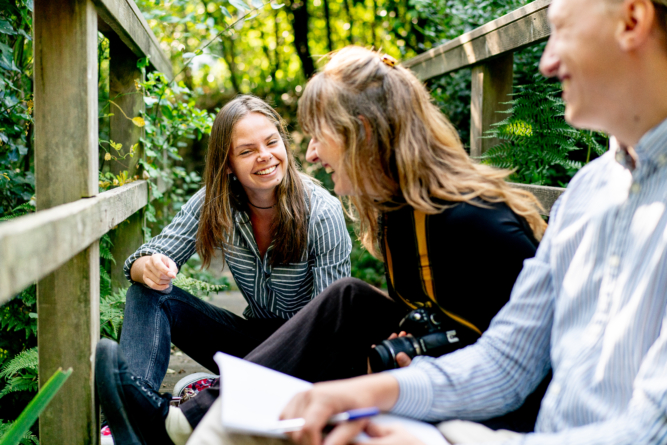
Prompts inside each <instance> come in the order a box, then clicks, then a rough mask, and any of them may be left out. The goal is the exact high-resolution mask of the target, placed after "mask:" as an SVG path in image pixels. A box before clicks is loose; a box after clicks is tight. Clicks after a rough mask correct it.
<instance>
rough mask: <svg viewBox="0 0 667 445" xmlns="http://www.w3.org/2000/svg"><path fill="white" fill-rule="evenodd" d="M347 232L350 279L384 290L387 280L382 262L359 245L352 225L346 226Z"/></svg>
mask: <svg viewBox="0 0 667 445" xmlns="http://www.w3.org/2000/svg"><path fill="white" fill-rule="evenodd" d="M347 230H348V232H349V233H350V238H352V252H351V253H350V262H351V263H352V269H351V275H352V277H354V278H358V279H360V280H363V281H365V282H366V283H368V284H371V285H373V286H375V287H378V288H380V289H386V288H387V280H386V277H385V272H384V262H382V261H380V260H378V259H377V258H375V257H374V256H373V255H371V254H370V253H369V252H368V250H366V249H365V248H364V247H363V246H362V245H361V243H360V242H359V240H358V238H357V236H356V235H355V233H354V228H353V226H352V225H348V227H347Z"/></svg>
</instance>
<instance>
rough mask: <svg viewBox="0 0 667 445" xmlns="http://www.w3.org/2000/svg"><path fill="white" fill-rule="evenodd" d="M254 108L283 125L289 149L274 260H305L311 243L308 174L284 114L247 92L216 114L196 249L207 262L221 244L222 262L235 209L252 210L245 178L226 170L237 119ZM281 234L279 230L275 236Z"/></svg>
mask: <svg viewBox="0 0 667 445" xmlns="http://www.w3.org/2000/svg"><path fill="white" fill-rule="evenodd" d="M250 113H261V114H263V115H264V116H266V117H267V118H268V119H269V120H270V121H271V122H272V123H273V124H274V125H275V126H276V129H277V130H278V133H279V134H280V137H281V138H282V140H283V143H284V144H285V150H286V152H287V168H286V171H285V177H284V178H283V180H282V181H281V183H280V184H279V185H278V187H277V188H276V200H277V203H278V206H277V208H278V215H277V216H276V217H275V218H274V220H273V222H272V225H271V231H272V235H273V243H274V245H273V250H272V251H271V256H270V262H271V264H272V265H275V264H285V263H295V262H299V261H301V258H302V256H303V253H304V252H305V251H306V247H307V244H308V213H309V209H308V207H309V202H307V199H308V198H309V196H310V195H306V188H305V186H304V183H303V178H305V177H306V176H305V175H303V174H302V173H300V172H299V169H298V166H297V164H296V162H295V160H294V154H293V153H292V150H291V148H290V139H289V136H288V134H287V130H286V129H285V124H284V122H283V120H282V119H281V117H280V115H279V114H278V113H277V112H276V111H275V110H274V109H273V108H271V106H270V105H269V104H267V103H266V102H264V101H263V100H261V99H259V98H257V97H255V96H250V95H242V96H239V97H237V98H235V99H234V100H232V101H231V102H229V103H227V104H226V105H225V106H224V107H223V108H222V110H220V112H219V113H218V115H217V116H216V117H215V121H214V122H213V128H212V129H211V137H210V140H209V144H208V155H207V159H206V172H205V174H204V178H205V181H206V197H205V199H204V205H203V206H202V209H201V216H200V219H199V229H198V231H197V252H198V253H199V256H200V257H201V260H202V267H208V265H209V264H210V262H211V258H212V257H213V253H214V251H215V249H216V248H220V249H222V255H223V263H224V259H225V256H226V254H227V253H228V252H227V250H226V246H225V243H227V242H230V241H231V237H232V234H233V232H234V221H233V211H234V210H236V211H246V212H247V211H248V198H247V196H246V193H245V190H244V189H243V186H242V185H241V184H240V181H232V180H231V178H230V175H229V174H228V173H227V170H228V167H229V159H230V156H229V153H230V151H231V148H232V134H233V131H234V126H235V125H236V123H237V122H238V121H240V120H241V119H243V118H244V117H245V116H247V115H248V114H250ZM277 234H279V235H280V236H276V235H277Z"/></svg>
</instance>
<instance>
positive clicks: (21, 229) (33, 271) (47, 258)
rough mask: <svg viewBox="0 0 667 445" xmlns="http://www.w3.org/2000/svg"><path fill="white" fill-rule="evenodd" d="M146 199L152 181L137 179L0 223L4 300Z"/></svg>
mask: <svg viewBox="0 0 667 445" xmlns="http://www.w3.org/2000/svg"><path fill="white" fill-rule="evenodd" d="M147 203H148V184H147V183H146V181H137V182H133V183H131V184H128V185H125V186H123V187H119V188H116V189H112V190H109V191H108V192H104V193H100V194H99V195H97V196H96V197H94V198H89V199H81V200H79V201H76V202H72V203H70V204H63V205H61V206H58V207H54V208H52V209H49V210H43V211H41V212H37V213H33V214H31V215H26V216H22V217H20V218H16V219H13V220H11V221H7V222H4V223H0V304H1V303H4V302H6V301H7V300H8V299H9V298H11V297H12V296H13V295H16V294H17V293H18V292H20V291H21V290H23V289H24V288H25V287H27V286H28V285H30V284H31V283H33V282H35V281H36V280H39V279H41V278H42V277H45V276H46V275H47V274H49V273H51V272H53V271H54V270H56V269H57V268H58V267H60V266H62V265H63V264H65V263H66V262H67V261H68V260H69V259H70V258H72V257H73V256H74V255H76V254H78V253H79V252H81V251H83V250H84V249H86V248H87V247H88V246H90V245H91V244H92V243H93V242H94V241H95V240H96V239H98V238H100V237H101V236H102V235H104V234H105V233H107V232H108V231H109V230H111V229H112V228H113V227H115V226H117V225H118V224H120V223H121V222H122V221H123V220H125V219H127V218H128V217H129V216H130V215H132V214H133V213H135V212H136V211H137V210H139V209H141V208H142V207H144V206H145V205H146V204H147ZM40 316H41V315H40Z"/></svg>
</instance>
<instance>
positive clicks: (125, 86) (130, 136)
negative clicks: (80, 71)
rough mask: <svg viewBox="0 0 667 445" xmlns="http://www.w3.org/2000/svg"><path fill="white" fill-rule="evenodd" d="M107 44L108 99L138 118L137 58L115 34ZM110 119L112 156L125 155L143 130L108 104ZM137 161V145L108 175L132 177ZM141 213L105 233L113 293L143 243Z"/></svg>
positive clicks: (125, 283) (122, 283) (121, 284)
mask: <svg viewBox="0 0 667 445" xmlns="http://www.w3.org/2000/svg"><path fill="white" fill-rule="evenodd" d="M107 35H108V37H109V43H110V61H109V97H110V98H111V100H113V101H114V103H115V104H117V105H118V106H119V107H120V108H122V110H123V112H124V113H125V114H126V115H127V117H129V118H133V117H136V116H139V115H140V112H141V111H143V110H144V98H143V95H142V94H141V91H138V90H137V88H136V85H135V80H136V81H141V80H142V78H141V70H140V69H139V68H137V60H138V57H137V56H136V55H135V54H134V53H133V52H132V51H131V50H130V49H129V48H128V47H127V46H126V45H125V43H123V41H121V40H120V38H119V37H118V36H117V35H115V33H113V32H112V33H109V34H107ZM111 110H112V112H113V114H114V115H113V116H111V118H110V127H111V128H110V133H109V137H110V138H111V140H112V141H114V142H117V143H121V144H123V148H122V149H121V150H120V152H116V150H114V149H111V151H112V153H113V154H116V153H117V154H118V155H119V157H120V156H122V155H124V154H125V153H128V152H129V151H130V148H131V147H132V146H133V145H134V144H136V143H138V142H139V138H140V137H141V136H142V133H143V129H142V128H141V127H137V126H136V125H135V124H134V123H133V122H132V121H130V120H129V119H127V117H125V115H123V112H121V111H120V110H119V109H118V108H117V107H115V106H114V105H111ZM139 159H141V151H140V146H137V149H136V150H135V154H134V156H132V157H127V158H125V159H124V160H119V161H112V162H111V164H110V168H111V172H112V173H113V174H115V175H117V174H119V173H121V172H123V171H127V172H128V176H130V177H132V176H134V175H136V174H138V173H139V165H138V161H139ZM142 224H143V211H139V212H137V213H135V214H134V215H132V216H131V217H130V218H128V219H127V220H125V221H123V222H122V223H121V224H120V225H119V226H118V228H116V229H115V230H112V231H111V232H109V237H110V238H111V242H112V243H113V247H112V250H111V253H112V254H113V256H114V259H115V260H116V265H115V266H112V268H111V289H112V290H113V291H116V290H118V289H122V288H125V287H127V286H128V285H129V283H128V281H127V279H126V278H125V275H124V274H123V263H124V262H125V259H127V257H129V256H130V255H131V254H132V253H134V251H135V250H137V248H138V247H139V246H140V245H141V244H142V242H143V232H142V230H141V227H142Z"/></svg>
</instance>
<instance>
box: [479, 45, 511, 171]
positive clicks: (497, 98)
mask: <svg viewBox="0 0 667 445" xmlns="http://www.w3.org/2000/svg"><path fill="white" fill-rule="evenodd" d="M513 75H514V54H513V53H509V54H504V55H502V56H500V57H498V58H496V59H493V60H491V61H489V62H486V63H484V64H482V65H478V66H476V67H474V68H473V69H472V87H471V91H470V93H471V94H470V97H471V100H470V156H472V157H473V158H479V157H480V156H482V155H483V154H484V153H485V152H486V151H487V150H488V149H489V148H491V147H493V146H495V145H497V144H499V143H500V141H499V140H498V139H496V138H483V136H484V133H486V132H487V131H488V130H490V129H491V126H492V125H493V124H495V123H496V122H500V121H501V120H503V119H505V117H506V115H505V114H501V113H499V111H504V110H507V109H508V108H509V105H507V104H506V103H507V102H508V101H509V100H510V99H511V96H510V94H512V83H513V80H514V77H513Z"/></svg>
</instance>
